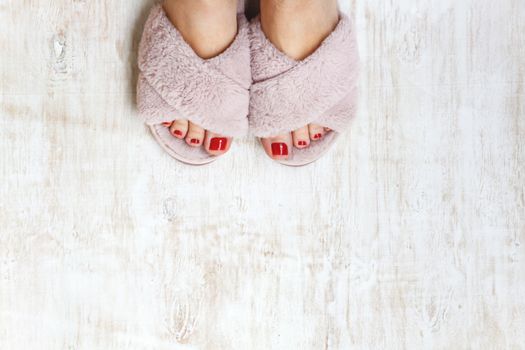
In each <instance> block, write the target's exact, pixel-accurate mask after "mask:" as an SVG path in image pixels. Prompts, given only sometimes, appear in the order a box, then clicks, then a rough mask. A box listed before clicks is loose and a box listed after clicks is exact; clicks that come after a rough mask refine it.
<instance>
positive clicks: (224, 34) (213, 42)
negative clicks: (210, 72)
mask: <svg viewBox="0 0 525 350" xmlns="http://www.w3.org/2000/svg"><path fill="white" fill-rule="evenodd" d="M164 10H165V11H166V14H167V15H168V18H169V19H170V20H171V22H172V23H173V25H174V26H175V27H176V28H177V29H178V31H179V32H180V33H181V35H182V37H183V38H184V40H186V42H187V43H188V44H189V45H190V46H191V47H192V49H193V50H194V51H195V53H196V54H197V55H199V56H200V57H201V58H204V59H207V58H211V57H215V56H217V55H219V54H220V53H222V52H223V51H224V50H226V49H227V48H228V46H230V44H231V43H232V42H233V40H234V39H235V36H236V34H237V0H165V2H164ZM174 117H176V116H174ZM166 126H167V127H169V129H170V132H171V134H172V135H173V137H176V138H178V139H181V140H185V141H186V143H187V144H188V145H189V146H191V147H204V148H205V149H206V151H208V153H210V154H212V155H221V154H224V153H226V152H227V151H228V150H229V149H230V146H231V143H232V139H231V138H228V137H224V136H222V135H218V134H215V133H213V132H211V131H207V130H205V129H203V128H202V127H200V126H199V125H196V124H193V123H191V122H189V121H187V120H184V119H177V120H175V121H174V122H173V123H168V124H167V125H166Z"/></svg>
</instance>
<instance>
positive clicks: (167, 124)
mask: <svg viewBox="0 0 525 350" xmlns="http://www.w3.org/2000/svg"><path fill="white" fill-rule="evenodd" d="M162 126H171V123H168V122H164V123H162Z"/></svg>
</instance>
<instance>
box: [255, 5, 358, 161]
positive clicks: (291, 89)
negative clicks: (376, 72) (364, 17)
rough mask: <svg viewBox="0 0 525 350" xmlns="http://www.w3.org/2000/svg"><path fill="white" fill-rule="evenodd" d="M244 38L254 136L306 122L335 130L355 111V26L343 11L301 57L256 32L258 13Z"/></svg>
mask: <svg viewBox="0 0 525 350" xmlns="http://www.w3.org/2000/svg"><path fill="white" fill-rule="evenodd" d="M250 43H251V55H252V57H251V61H252V76H253V85H252V88H251V101H250V114H249V119H250V129H251V131H252V132H253V134H254V135H255V136H258V137H269V136H275V135H279V134H282V133H286V132H290V131H292V130H296V129H298V128H300V127H303V126H305V125H307V124H309V123H315V124H319V125H323V126H326V127H329V128H331V129H333V130H335V131H338V132H340V131H343V130H344V129H345V128H346V127H347V126H348V124H349V122H350V120H351V119H352V118H353V117H354V115H355V112H356V104H357V97H358V91H357V80H358V71H359V57H358V50H357V43H356V36H355V30H354V29H353V25H352V21H351V20H350V19H349V18H348V17H347V16H346V15H344V14H341V15H340V21H339V23H338V25H337V27H336V28H335V30H334V31H333V32H332V33H331V34H330V35H329V36H328V37H327V38H326V39H325V40H324V41H323V43H322V44H321V45H320V47H319V48H318V49H317V50H316V51H315V52H314V53H313V54H312V55H310V56H309V57H307V58H306V59H304V60H302V61H295V60H293V59H291V58H289V57H288V56H286V55H285V54H284V53H283V52H281V51H279V50H278V49H277V48H276V47H275V46H274V45H273V44H272V43H271V42H270V41H269V40H268V39H267V38H266V36H265V35H264V33H263V32H262V30H261V24H260V21H259V18H255V19H254V20H253V21H252V23H251V24H250ZM320 151H321V148H319V149H318V150H315V148H312V149H310V150H304V151H302V152H303V153H311V154H312V155H313V154H315V153H319V152H320ZM322 151H323V152H324V151H325V150H324V148H323V150H322ZM294 153H298V152H296V151H295V150H294Z"/></svg>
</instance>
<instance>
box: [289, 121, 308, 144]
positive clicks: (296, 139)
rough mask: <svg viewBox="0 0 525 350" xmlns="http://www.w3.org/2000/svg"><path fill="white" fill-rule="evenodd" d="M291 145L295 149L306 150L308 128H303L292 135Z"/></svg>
mask: <svg viewBox="0 0 525 350" xmlns="http://www.w3.org/2000/svg"><path fill="white" fill-rule="evenodd" d="M292 138H293V144H294V146H295V147H297V148H306V147H308V146H309V145H310V134H309V131H308V126H304V127H302V128H300V129H297V130H295V131H294V132H293V133H292Z"/></svg>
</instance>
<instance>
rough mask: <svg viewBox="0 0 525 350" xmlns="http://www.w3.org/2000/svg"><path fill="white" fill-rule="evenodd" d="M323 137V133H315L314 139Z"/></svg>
mask: <svg viewBox="0 0 525 350" xmlns="http://www.w3.org/2000/svg"><path fill="white" fill-rule="evenodd" d="M321 137H323V134H315V136H314V139H316V140H318V139H320V138H321Z"/></svg>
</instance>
